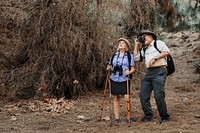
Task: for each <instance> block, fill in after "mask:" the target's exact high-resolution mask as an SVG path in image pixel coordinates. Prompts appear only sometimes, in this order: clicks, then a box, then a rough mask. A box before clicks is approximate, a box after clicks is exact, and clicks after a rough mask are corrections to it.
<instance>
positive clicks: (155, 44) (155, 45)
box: [153, 40, 161, 53]
mask: <svg viewBox="0 0 200 133" xmlns="http://www.w3.org/2000/svg"><path fill="white" fill-rule="evenodd" d="M153 45H154V47H155V49H156V50H157V51H158V52H159V53H161V52H160V50H159V49H158V47H157V43H156V40H155V42H154V44H153Z"/></svg>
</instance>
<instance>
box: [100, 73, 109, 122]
mask: <svg viewBox="0 0 200 133" xmlns="http://www.w3.org/2000/svg"><path fill="white" fill-rule="evenodd" d="M109 75H110V70H108V71H107V76H106V83H105V87H104V92H103V99H102V102H101V111H100V116H99V121H101V118H102V113H103V109H104V101H105V98H106V91H107V86H108V83H109Z"/></svg>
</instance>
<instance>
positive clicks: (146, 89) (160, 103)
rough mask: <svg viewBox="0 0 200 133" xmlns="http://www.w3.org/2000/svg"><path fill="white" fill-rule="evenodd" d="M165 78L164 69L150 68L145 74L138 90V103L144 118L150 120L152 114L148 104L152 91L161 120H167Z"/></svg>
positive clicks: (165, 71) (165, 72)
mask: <svg viewBox="0 0 200 133" xmlns="http://www.w3.org/2000/svg"><path fill="white" fill-rule="evenodd" d="M166 77H167V69H166V68H152V69H151V68H150V69H148V71H147V72H146V75H145V76H144V79H143V80H142V85H141V89H140V101H141V104H142V109H143V111H144V114H145V117H146V118H147V119H148V118H151V117H152V116H153V112H152V109H151V104H150V95H151V92H152V90H153V92H154V98H155V101H156V105H157V108H158V111H159V114H160V117H161V119H162V120H168V119H169V114H168V113H167V107H166V102H165V91H164V84H165V80H166Z"/></svg>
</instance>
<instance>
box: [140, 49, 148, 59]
mask: <svg viewBox="0 0 200 133" xmlns="http://www.w3.org/2000/svg"><path fill="white" fill-rule="evenodd" d="M146 49H147V47H144V48H142V49H141V50H140V62H142V61H143V57H142V53H141V51H142V50H143V51H144V55H145V52H146ZM144 58H145V57H144Z"/></svg>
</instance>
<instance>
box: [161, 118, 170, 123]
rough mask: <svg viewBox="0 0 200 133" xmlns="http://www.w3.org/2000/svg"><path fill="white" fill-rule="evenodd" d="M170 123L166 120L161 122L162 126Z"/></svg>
mask: <svg viewBox="0 0 200 133" xmlns="http://www.w3.org/2000/svg"><path fill="white" fill-rule="evenodd" d="M168 122H169V119H164V120H162V121H161V123H160V124H167V123H168Z"/></svg>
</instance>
